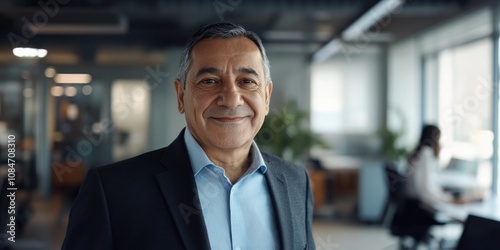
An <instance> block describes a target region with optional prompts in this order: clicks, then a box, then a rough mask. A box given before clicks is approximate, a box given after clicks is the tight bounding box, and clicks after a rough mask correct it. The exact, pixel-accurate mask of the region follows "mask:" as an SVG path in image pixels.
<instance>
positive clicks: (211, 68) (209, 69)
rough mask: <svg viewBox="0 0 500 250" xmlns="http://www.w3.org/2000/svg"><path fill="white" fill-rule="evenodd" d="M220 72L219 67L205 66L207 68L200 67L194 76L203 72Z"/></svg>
mask: <svg viewBox="0 0 500 250" xmlns="http://www.w3.org/2000/svg"><path fill="white" fill-rule="evenodd" d="M207 73H208V74H220V73H221V71H220V70H219V69H216V68H213V67H207V68H202V69H200V70H198V72H196V75H195V76H196V77H199V76H201V75H203V74H207Z"/></svg>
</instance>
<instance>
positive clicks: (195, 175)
mask: <svg viewBox="0 0 500 250" xmlns="http://www.w3.org/2000/svg"><path fill="white" fill-rule="evenodd" d="M272 86H273V85H272V81H271V77H270V73H269V61H268V59H267V56H266V53H265V50H264V47H263V46H262V43H261V40H260V39H259V37H258V36H257V35H256V34H255V33H253V32H250V31H247V30H245V29H244V28H243V27H241V26H239V25H234V24H229V23H219V24H213V25H208V26H206V27H204V28H202V29H200V30H198V31H197V32H196V33H195V34H193V36H192V37H191V39H190V40H189V41H188V43H187V45H186V47H185V49H184V51H183V54H182V58H181V64H180V72H179V77H178V79H176V80H175V89H176V91H177V100H178V109H179V112H180V113H184V114H185V118H186V123H187V127H186V128H185V129H183V130H182V132H181V133H180V135H179V136H178V137H177V139H176V140H175V141H174V142H172V144H170V145H169V146H168V147H166V148H162V149H159V150H156V151H152V152H148V153H145V154H143V155H140V156H137V157H134V158H131V159H128V160H125V161H122V162H118V163H115V164H111V165H108V166H104V167H99V168H95V169H91V170H89V171H88V173H87V177H86V179H85V181H84V183H83V185H82V187H81V191H80V194H79V196H78V198H77V199H76V201H75V203H74V205H73V208H72V210H71V214H70V220H69V225H68V229H67V234H66V238H65V241H64V244H63V249H68V250H75V249H134V250H137V249H148V250H153V249H216V250H219V249H222V250H225V249H238V250H239V249H245V250H246V249H259V250H262V249H285V250H288V249H315V245H314V241H313V237H312V231H311V220H312V212H313V211H312V210H313V206H312V196H311V191H310V187H309V180H308V176H307V173H306V171H305V170H304V169H303V168H300V167H297V166H295V165H293V164H290V163H288V162H285V161H283V160H281V159H279V158H277V157H274V156H271V155H269V154H266V153H264V152H260V151H259V149H258V147H257V145H256V144H255V142H254V141H253V138H254V137H255V135H256V134H257V132H258V131H259V129H260V128H261V126H262V123H263V121H264V118H265V116H266V115H267V113H268V112H269V101H270V97H271V92H272Z"/></svg>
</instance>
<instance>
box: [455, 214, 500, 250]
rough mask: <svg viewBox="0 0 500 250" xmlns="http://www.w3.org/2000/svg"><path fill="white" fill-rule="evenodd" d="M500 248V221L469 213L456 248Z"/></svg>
mask: <svg viewBox="0 0 500 250" xmlns="http://www.w3.org/2000/svg"><path fill="white" fill-rule="evenodd" d="M499 248H500V221H497V220H492V219H487V218H483V217H479V216H476V215H469V216H468V217H467V219H466V221H465V224H464V230H463V231H462V235H461V236H460V239H459V241H458V245H457V248H456V250H476V249H481V250H493V249H499Z"/></svg>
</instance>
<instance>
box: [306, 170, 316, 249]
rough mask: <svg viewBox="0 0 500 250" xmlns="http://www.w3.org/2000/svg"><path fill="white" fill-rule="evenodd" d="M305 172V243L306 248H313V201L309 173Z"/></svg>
mask: <svg viewBox="0 0 500 250" xmlns="http://www.w3.org/2000/svg"><path fill="white" fill-rule="evenodd" d="M305 173H306V202H307V204H306V227H307V228H306V233H307V245H308V249H312V250H315V249H316V245H315V244H314V238H313V234H312V219H313V211H314V202H313V196H312V192H311V185H310V181H309V175H308V174H307V171H305Z"/></svg>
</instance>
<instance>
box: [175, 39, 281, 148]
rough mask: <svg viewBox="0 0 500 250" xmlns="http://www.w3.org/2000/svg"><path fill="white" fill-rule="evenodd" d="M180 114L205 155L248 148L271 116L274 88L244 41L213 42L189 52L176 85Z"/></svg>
mask: <svg viewBox="0 0 500 250" xmlns="http://www.w3.org/2000/svg"><path fill="white" fill-rule="evenodd" d="M175 88H176V91H177V101H178V109H179V112H181V113H185V116H186V122H187V126H188V128H189V130H190V131H191V133H192V134H193V136H194V137H195V138H196V139H197V141H198V143H200V145H201V146H202V147H203V148H204V149H205V150H207V149H208V150H232V149H237V148H241V147H245V146H249V145H250V144H251V142H252V140H253V138H254V137H255V135H256V134H257V132H258V131H259V129H260V128H261V126H262V123H263V122H264V117H265V116H266V115H267V113H268V112H269V99H270V96H271V92H272V83H271V82H269V83H266V82H265V78H264V68H263V63H262V56H261V54H260V51H259V49H258V47H257V46H256V45H255V44H254V43H253V42H252V41H251V40H249V39H248V38H245V37H241V38H232V39H223V38H211V39H205V40H202V41H201V42H199V43H198V44H196V45H195V46H194V48H193V49H192V50H191V65H190V67H189V70H188V72H187V76H186V86H185V89H183V87H182V84H181V83H180V81H179V80H176V81H175Z"/></svg>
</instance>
